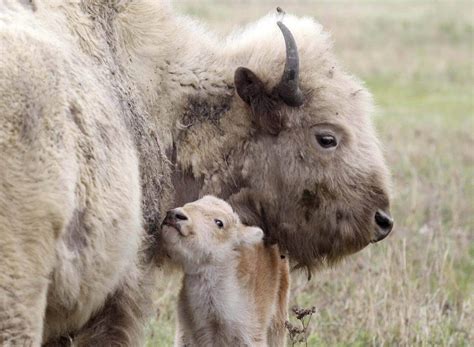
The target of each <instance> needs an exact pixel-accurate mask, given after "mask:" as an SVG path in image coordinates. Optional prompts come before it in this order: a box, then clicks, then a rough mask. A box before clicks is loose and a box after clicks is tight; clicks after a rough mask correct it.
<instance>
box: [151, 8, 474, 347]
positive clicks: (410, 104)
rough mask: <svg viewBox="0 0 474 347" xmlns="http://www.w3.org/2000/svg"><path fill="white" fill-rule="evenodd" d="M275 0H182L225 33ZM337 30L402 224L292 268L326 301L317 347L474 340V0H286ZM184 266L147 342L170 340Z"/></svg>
mask: <svg viewBox="0 0 474 347" xmlns="http://www.w3.org/2000/svg"><path fill="white" fill-rule="evenodd" d="M276 5H277V4H276V2H274V1H252V0H248V1H246V2H245V3H243V2H231V1H225V0H219V1H217V0H216V1H211V0H202V1H192V0H181V1H178V2H177V7H178V8H179V9H180V10H181V11H182V12H186V13H188V14H190V15H193V16H196V17H198V18H200V19H202V20H204V21H205V22H207V23H208V25H209V26H210V27H211V28H212V29H214V30H217V31H218V32H220V33H223V34H224V33H226V32H228V31H229V30H230V29H231V28H232V27H234V26H238V25H241V24H243V23H246V22H249V21H252V20H255V19H257V18H258V17H260V16H261V15H264V14H265V13H267V12H268V11H271V10H273V8H274V7H275V6H276ZM278 5H280V6H282V7H283V8H284V9H285V10H286V11H287V12H293V13H296V14H300V15H311V16H314V17H315V18H317V20H319V21H320V22H321V23H322V24H323V25H324V26H325V27H326V29H327V30H329V31H330V32H331V33H332V36H333V39H334V41H335V50H336V53H337V55H338V56H339V57H340V60H341V62H342V63H343V65H344V66H345V67H346V68H347V69H348V70H349V71H352V72H353V73H354V74H356V75H358V76H359V77H360V78H361V79H363V80H364V81H365V82H366V84H367V86H368V88H369V89H370V90H371V91H372V93H373V94H374V99H375V101H376V105H377V108H376V112H375V121H376V125H377V128H378V131H379V135H380V138H381V140H382V142H383V144H384V146H385V152H386V157H387V161H388V163H389V165H390V167H391V170H392V174H393V180H394V186H393V206H392V212H393V214H394V217H395V220H396V228H395V231H394V233H393V235H392V236H391V237H390V238H389V239H388V240H386V241H384V242H382V243H380V245H379V244H377V245H374V246H370V247H368V248H366V249H365V250H363V251H362V252H360V253H358V254H356V255H354V256H352V257H350V258H349V259H347V260H346V261H345V262H344V263H343V264H340V265H339V266H337V267H335V268H333V269H326V270H323V271H321V272H320V273H318V274H316V276H314V277H313V280H312V281H311V282H307V281H306V279H305V278H304V276H298V275H295V276H294V278H293V285H292V294H291V304H292V305H294V304H296V305H299V306H305V307H309V306H316V308H317V312H316V314H315V316H314V317H313V319H312V321H311V322H312V323H311V325H310V335H309V337H308V345H310V346H369V345H374V346H382V345H383V346H434V345H436V346H469V345H472V341H474V336H473V333H472V332H471V330H472V327H473V326H474V313H473V311H474V283H473V281H474V277H473V274H474V208H473V206H474V104H473V100H474V89H473V86H474V83H473V82H474V66H473V60H474V48H473V43H474V37H473V35H474V34H473V32H474V29H473V23H474V18H473V13H474V8H473V7H474V5H473V3H472V2H467V1H466V2H463V1H457V2H456V1H445V2H442V1H441V2H432V3H431V2H419V3H414V2H408V3H407V2H398V1H362V2H357V3H355V2H354V3H352V2H313V1H305V0H294V1H280V2H279V3H278ZM178 290H179V279H178V278H177V277H173V276H171V277H166V281H163V283H162V286H161V287H160V288H158V289H157V301H158V306H159V307H160V314H159V315H158V317H157V319H156V320H155V321H154V322H152V323H151V324H150V339H149V343H148V345H149V346H171V345H172V341H173V334H174V311H175V303H176V294H177V292H178Z"/></svg>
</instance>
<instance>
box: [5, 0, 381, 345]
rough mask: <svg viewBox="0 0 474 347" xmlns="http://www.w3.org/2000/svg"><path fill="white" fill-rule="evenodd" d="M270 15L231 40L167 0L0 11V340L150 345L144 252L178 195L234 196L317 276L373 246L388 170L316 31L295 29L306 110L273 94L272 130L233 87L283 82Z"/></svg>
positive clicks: (308, 24) (48, 0)
mask: <svg viewBox="0 0 474 347" xmlns="http://www.w3.org/2000/svg"><path fill="white" fill-rule="evenodd" d="M276 20H277V18H276V17H275V16H274V15H269V16H266V17H264V18H263V19H261V20H260V21H258V22H257V23H255V24H253V25H251V26H249V27H247V28H245V29H244V30H242V31H239V32H236V33H235V34H234V35H231V36H230V37H229V38H227V39H226V40H225V41H221V40H218V39H217V38H215V37H214V36H213V35H211V34H209V33H208V32H206V30H204V29H203V28H202V27H201V26H200V25H199V24H198V23H196V22H194V21H192V20H190V19H187V18H183V17H179V16H176V15H175V14H174V13H172V11H171V9H170V8H169V5H168V3H167V2H166V1H154V0H136V1H131V0H110V1H105V0H78V1H68V2H65V1H62V0H32V1H26V0H0V49H1V54H0V254H2V259H1V260H0V343H2V344H6V343H11V344H17V343H20V344H21V343H25V344H27V345H28V344H31V345H35V346H36V345H39V344H40V343H42V342H43V343H46V342H47V341H56V340H57V339H59V338H60V337H61V336H66V340H68V339H69V337H72V338H75V339H76V341H78V343H80V344H83V345H88V344H89V342H91V343H94V344H96V345H101V344H102V345H103V344H104V343H107V341H114V340H113V339H112V337H113V336H115V339H116V340H115V341H114V342H115V343H118V344H123V345H140V343H141V340H142V338H143V326H144V324H145V323H146V321H147V319H148V313H147V309H148V308H149V307H150V305H147V304H144V303H145V302H146V301H147V300H149V297H150V296H149V291H150V290H151V289H150V288H151V287H153V286H150V285H141V283H142V282H143V281H145V280H144V278H151V277H152V275H151V274H148V275H146V276H144V275H143V273H144V272H145V273H148V272H149V271H152V270H151V267H148V266H147V262H146V261H145V259H147V257H146V255H147V254H144V253H143V252H142V251H141V250H142V249H144V248H147V247H151V246H153V247H159V243H157V242H156V240H155V241H150V242H148V241H144V240H145V239H146V237H145V235H146V234H149V235H152V234H153V232H154V231H155V230H156V227H157V225H158V221H159V220H160V219H161V216H162V212H163V211H165V210H167V209H168V208H169V207H171V206H172V205H173V201H174V200H176V201H180V202H186V201H190V200H193V199H195V198H197V197H198V196H200V195H204V194H206V193H212V194H214V195H217V196H220V197H223V198H226V199H228V200H229V201H231V202H232V204H233V205H234V207H235V208H236V209H237V211H239V214H241V215H242V217H243V221H244V222H246V223H250V224H257V225H259V226H261V227H262V228H263V230H264V231H265V232H266V234H267V235H266V236H267V239H268V241H269V242H277V243H278V244H279V246H280V248H282V249H283V250H285V249H286V250H287V251H288V252H289V254H290V257H291V259H292V260H294V261H295V262H297V263H299V264H301V265H302V266H308V267H310V268H313V267H314V266H317V265H319V264H321V263H324V262H326V261H329V262H331V261H334V260H337V259H339V258H341V257H342V256H344V255H346V254H349V253H352V252H355V251H357V250H359V249H361V248H363V247H364V246H366V245H367V244H368V243H369V242H370V240H372V238H373V233H374V225H373V224H374V222H373V214H374V213H375V211H376V210H377V209H379V208H382V209H386V208H388V196H387V184H388V183H387V179H388V174H387V169H386V167H385V164H384V161H383V158H382V155H381V151H380V148H379V145H378V142H377V139H376V137H375V134H374V130H373V129H372V122H371V120H370V112H371V100H370V95H369V93H368V92H367V91H366V90H365V88H364V87H363V86H361V83H360V82H358V81H357V80H356V79H354V78H353V77H351V76H350V75H348V74H347V73H345V72H344V71H343V70H342V69H341V68H340V67H339V65H338V64H337V62H336V61H335V59H334V57H333V56H332V54H331V52H330V44H329V41H328V37H327V34H325V33H324V32H323V31H322V28H321V26H320V25H319V24H317V23H315V22H314V21H313V20H312V19H309V18H297V17H294V16H291V15H286V16H285V18H284V23H285V25H287V26H288V28H289V29H290V30H291V32H292V33H293V35H294V36H295V40H296V43H297V45H298V47H299V53H300V80H301V90H302V91H303V93H304V95H305V103H304V105H303V106H302V107H300V108H290V107H288V106H286V105H284V104H283V103H281V102H279V101H278V100H275V102H274V103H272V108H271V112H270V113H268V116H271V117H272V119H277V120H279V122H278V127H276V128H274V127H273V126H272V125H273V123H271V122H270V123H269V122H268V119H267V118H265V119H260V118H259V117H261V116H262V114H261V113H255V112H254V110H252V108H251V107H249V105H248V104H246V103H245V102H244V101H243V100H241V99H240V98H239V96H238V95H237V94H236V93H235V89H234V72H235V70H236V69H237V67H239V66H245V67H247V68H249V69H251V70H252V71H253V72H254V73H255V74H256V75H257V76H258V77H259V78H260V79H261V81H262V83H263V84H262V85H263V86H264V88H265V89H266V90H268V91H270V90H271V89H272V88H273V87H274V86H275V85H276V84H277V83H278V81H279V78H280V75H281V71H282V70H283V65H284V60H285V51H284V42H283V38H282V36H281V33H280V32H279V30H278V27H277V26H276ZM269 126H270V127H271V128H272V129H269ZM328 128H329V130H330V131H332V132H334V133H336V135H337V136H338V137H339V139H340V145H339V147H338V148H337V149H336V150H334V151H331V152H327V151H323V150H322V149H321V148H319V147H318V145H317V143H316V141H315V132H317V131H322V130H325V131H327V130H328ZM275 129H276V130H277V131H275ZM269 130H271V131H269ZM165 153H168V154H169V156H168V157H165ZM172 182H173V183H174V184H178V182H181V184H180V185H179V186H177V187H176V188H179V189H176V194H175V193H174V191H173V187H172ZM190 192H192V193H190ZM144 231H146V232H144ZM155 253H156V252H155ZM150 281H151V280H150ZM114 307H115V308H114ZM117 312H120V314H116V313H117ZM111 316H112V317H111ZM114 317H115V318H120V319H116V320H115V321H114ZM118 330H121V331H123V334H117V333H116V332H117V331H118ZM88 339H89V340H88ZM117 339H118V340H117ZM62 340H64V339H62ZM62 340H61V341H62ZM101 341H102V342H103V343H102V342H101Z"/></svg>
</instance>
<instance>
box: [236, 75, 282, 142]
mask: <svg viewBox="0 0 474 347" xmlns="http://www.w3.org/2000/svg"><path fill="white" fill-rule="evenodd" d="M234 83H235V89H236V90H237V94H239V96H240V97H241V98H242V100H243V101H245V102H246V103H247V104H248V105H250V107H251V109H252V113H253V116H254V121H255V123H256V124H257V125H258V126H259V128H260V129H261V130H264V131H266V132H268V133H270V134H272V135H278V133H279V132H280V130H281V129H282V128H283V123H284V122H283V119H282V114H281V112H279V109H278V107H277V104H276V102H275V100H274V99H273V98H272V97H271V96H269V95H268V94H267V92H266V90H265V86H264V85H263V82H262V81H261V80H260V78H258V76H257V75H255V74H254V73H253V72H252V71H251V70H250V69H247V68H245V67H239V68H238V69H237V70H235V77H234Z"/></svg>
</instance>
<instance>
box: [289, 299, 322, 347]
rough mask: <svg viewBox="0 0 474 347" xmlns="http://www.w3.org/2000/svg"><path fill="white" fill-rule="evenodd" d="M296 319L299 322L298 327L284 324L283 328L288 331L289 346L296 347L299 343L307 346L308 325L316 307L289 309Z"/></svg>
mask: <svg viewBox="0 0 474 347" xmlns="http://www.w3.org/2000/svg"><path fill="white" fill-rule="evenodd" d="M291 311H292V312H293V314H294V315H295V316H296V319H297V320H299V322H300V326H296V325H293V324H292V323H291V322H290V321H286V322H285V327H286V329H287V330H288V334H289V337H290V341H291V346H292V347H293V346H296V345H297V344H299V343H304V345H305V346H306V347H307V346H308V335H309V330H308V327H309V323H310V322H311V318H312V317H313V314H314V313H316V307H314V306H313V307H311V308H302V307H298V306H293V308H292V309H291Z"/></svg>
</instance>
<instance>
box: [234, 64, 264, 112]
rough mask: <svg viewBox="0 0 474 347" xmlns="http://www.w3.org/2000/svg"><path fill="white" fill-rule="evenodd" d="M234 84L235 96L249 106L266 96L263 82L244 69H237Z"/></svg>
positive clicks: (250, 71)
mask: <svg viewBox="0 0 474 347" xmlns="http://www.w3.org/2000/svg"><path fill="white" fill-rule="evenodd" d="M234 84H235V89H236V90H237V94H239V96H240V97H241V99H242V100H244V101H245V102H246V103H247V104H249V105H252V103H253V102H254V101H255V100H257V99H259V98H261V97H262V96H264V95H266V92H265V86H264V85H263V82H262V81H261V80H260V78H258V76H257V75H256V74H254V73H253V72H252V70H250V69H247V68H246V67H239V68H237V70H235V74H234Z"/></svg>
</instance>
